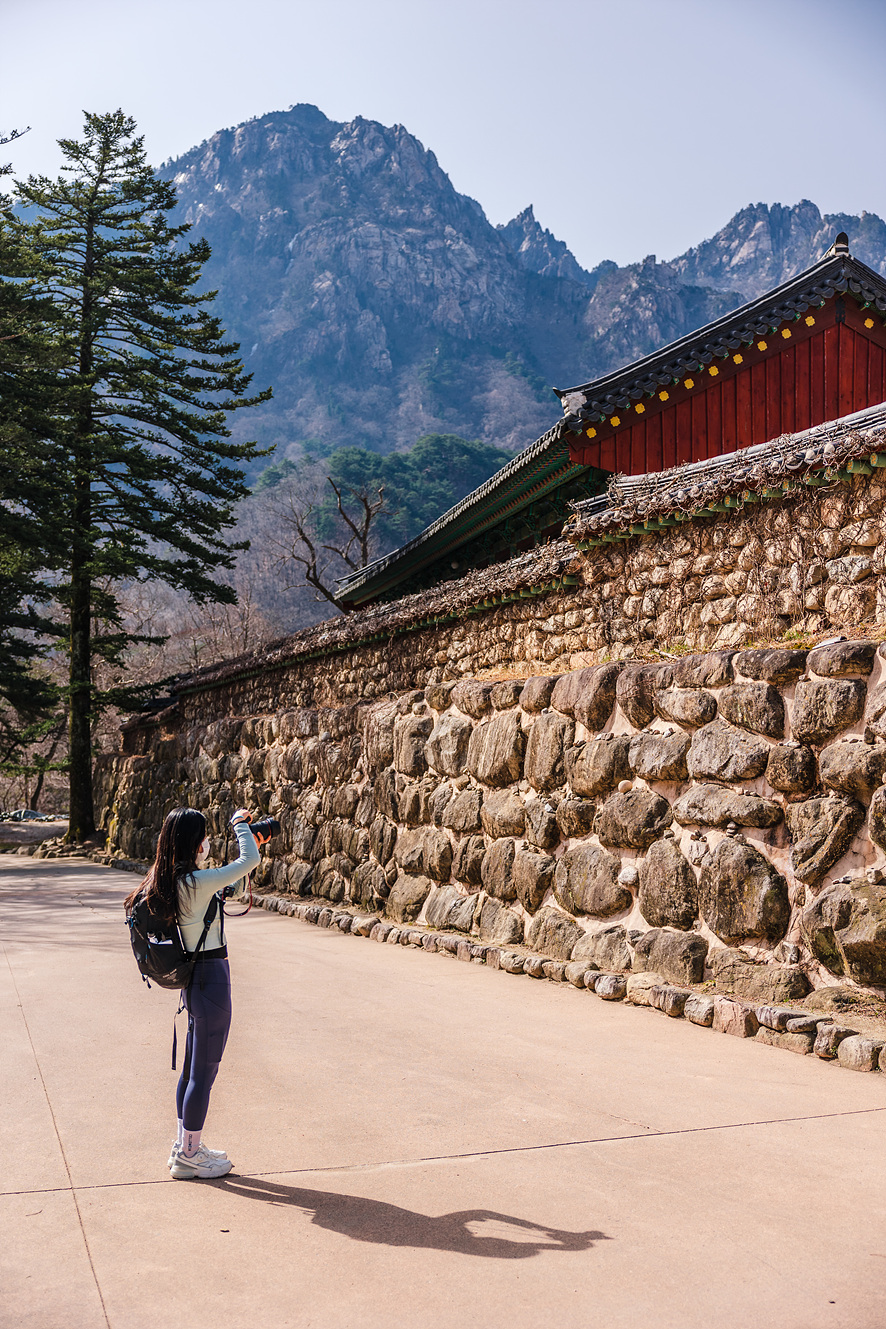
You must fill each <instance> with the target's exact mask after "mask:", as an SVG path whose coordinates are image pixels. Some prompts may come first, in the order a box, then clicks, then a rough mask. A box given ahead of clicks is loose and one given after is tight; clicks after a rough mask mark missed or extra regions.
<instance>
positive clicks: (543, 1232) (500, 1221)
mask: <svg viewBox="0 0 886 1329" xmlns="http://www.w3.org/2000/svg"><path fill="white" fill-rule="evenodd" d="M207 1184H208V1185H211V1186H212V1187H213V1188H214V1189H216V1190H224V1191H229V1192H230V1193H231V1194H232V1195H240V1196H243V1197H245V1198H247V1199H250V1200H259V1201H262V1202H263V1203H265V1204H276V1205H291V1206H292V1207H293V1208H295V1209H301V1210H302V1211H303V1212H304V1213H306V1214H308V1215H310V1217H311V1221H312V1222H313V1223H316V1224H317V1226H318V1227H322V1228H327V1229H328V1230H329V1231H330V1232H340V1233H342V1234H343V1235H344V1236H346V1237H350V1238H351V1239H352V1240H354V1241H369V1242H375V1243H377V1244H379V1245H384V1246H412V1247H416V1248H420V1247H425V1248H429V1249H433V1250H440V1251H456V1252H457V1253H458V1254H460V1255H482V1256H485V1257H486V1258H487V1259H494V1260H526V1259H529V1258H530V1257H531V1256H533V1255H538V1254H539V1253H540V1252H541V1251H584V1250H589V1249H590V1248H591V1247H592V1246H593V1245H594V1243H595V1242H597V1241H608V1240H610V1239H609V1238H608V1237H607V1236H606V1235H605V1233H603V1232H564V1231H561V1230H560V1229H559V1228H552V1227H544V1226H543V1225H542V1224H539V1223H530V1222H527V1221H526V1220H525V1219H523V1218H512V1217H511V1216H510V1215H508V1214H498V1213H495V1212H494V1210H491V1209H465V1210H463V1211H462V1212H460V1213H455V1214H441V1215H440V1216H439V1217H438V1218H434V1217H433V1216H431V1215H430V1214H419V1213H415V1212H414V1211H413V1210H411V1209H401V1208H400V1207H399V1206H398V1205H395V1204H387V1203H385V1201H383V1200H369V1199H366V1198H365V1197H364V1196H361V1195H338V1194H336V1193H335V1192H332V1191H312V1190H306V1189H304V1188H303V1187H300V1186H284V1185H281V1183H279V1182H275V1181H265V1180H264V1179H263V1178H260V1177H235V1176H233V1175H230V1176H227V1177H224V1178H223V1179H220V1180H218V1181H214V1182H209V1183H207Z"/></svg>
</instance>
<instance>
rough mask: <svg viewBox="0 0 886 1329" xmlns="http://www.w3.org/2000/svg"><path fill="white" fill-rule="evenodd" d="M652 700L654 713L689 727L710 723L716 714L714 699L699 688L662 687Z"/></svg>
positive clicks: (694, 727)
mask: <svg viewBox="0 0 886 1329" xmlns="http://www.w3.org/2000/svg"><path fill="white" fill-rule="evenodd" d="M653 701H654V704H655V713H656V715H660V716H661V718H662V719H663V720H673V721H674V723H675V724H679V725H687V726H688V727H689V728H690V729H698V728H699V726H700V725H703V724H710V722H711V720H713V718H714V716H715V715H716V714H717V702H716V699H715V698H714V697H713V696H712V695H711V693H710V692H705V691H704V690H703V689H701V688H664V689H663V690H662V691H660V692H656V694H655V696H654V698H653Z"/></svg>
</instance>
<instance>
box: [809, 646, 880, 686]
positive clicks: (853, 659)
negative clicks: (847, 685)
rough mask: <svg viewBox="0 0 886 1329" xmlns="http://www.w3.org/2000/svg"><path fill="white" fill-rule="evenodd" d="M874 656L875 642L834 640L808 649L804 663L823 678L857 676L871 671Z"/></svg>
mask: <svg viewBox="0 0 886 1329" xmlns="http://www.w3.org/2000/svg"><path fill="white" fill-rule="evenodd" d="M876 656H877V645H876V642H873V641H835V642H832V643H831V645H830V646H817V647H816V648H815V649H814V650H812V651H810V652H809V656H808V658H807V661H806V665H807V668H809V669H811V670H812V672H813V674H821V675H822V676H823V677H825V678H857V677H858V675H859V674H869V673H871V671H872V670H873V667H874V660H875V659H876Z"/></svg>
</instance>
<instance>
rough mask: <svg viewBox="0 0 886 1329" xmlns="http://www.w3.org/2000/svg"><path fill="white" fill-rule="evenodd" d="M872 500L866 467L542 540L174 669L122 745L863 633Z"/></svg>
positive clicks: (880, 579)
mask: <svg viewBox="0 0 886 1329" xmlns="http://www.w3.org/2000/svg"><path fill="white" fill-rule="evenodd" d="M868 469H870V468H868ZM779 492H780V493H781V491H779ZM884 512H886V481H881V479H880V475H879V472H877V473H875V474H873V475H871V476H866V475H864V474H858V475H856V476H855V477H854V478H847V479H846V481H845V482H840V481H834V482H833V483H831V484H829V485H827V486H824V487H822V488H817V487H809V486H805V485H798V486H797V487H796V488H795V489H794V490H789V491H788V492H784V493H781V497H778V498H772V499H770V500H768V501H761V502H759V503H754V504H747V505H746V506H744V507H742V508H739V509H737V510H736V511H730V512H724V513H722V514H720V515H719V516H715V515H705V516H696V517H694V518H691V519H688V520H686V521H683V522H681V523H680V524H679V526H677V527H675V528H674V529H669V530H668V529H666V530H662V531H660V532H658V533H655V534H648V535H634V536H632V537H629V538H627V539H621V538H619V539H616V540H614V541H613V542H612V543H609V544H605V545H602V546H600V547H596V548H592V549H586V550H582V549H580V548H577V547H575V546H574V545H572V544H570V543H569V541H567V540H559V541H554V542H552V543H551V544H549V545H546V546H544V547H542V548H540V549H539V550H536V551H532V552H531V553H529V554H527V555H523V556H522V557H520V558H518V559H514V560H511V561H510V562H509V563H507V564H502V565H499V566H497V567H495V568H489V569H484V570H481V571H478V572H473V573H470V574H469V575H468V576H466V577H463V578H462V579H460V580H459V581H457V582H452V583H450V584H448V585H443V586H440V587H437V588H435V589H434V590H433V591H431V592H428V593H426V594H423V595H420V596H410V597H406V598H404V599H403V600H400V601H397V602H396V603H395V604H392V605H377V606H373V607H371V608H370V609H366V610H360V611H357V612H355V613H353V614H348V615H346V616H344V617H342V618H339V619H334V620H331V621H330V622H328V623H325V624H322V625H320V626H319V627H317V628H312V629H308V630H306V631H305V632H303V633H299V634H296V636H294V637H292V638H288V639H286V640H285V641H284V642H282V643H278V644H277V645H276V646H275V647H274V648H273V649H272V650H269V651H267V652H265V653H264V654H259V655H256V656H251V657H248V658H245V659H241V660H237V661H233V662H230V663H228V664H226V665H224V666H220V667H216V668H214V669H211V670H208V671H205V672H204V673H202V674H199V675H195V676H194V677H192V678H191V679H189V680H183V681H182V685H181V687H180V688H179V689H178V702H177V709H176V711H175V713H174V714H170V715H169V716H167V717H165V718H163V719H161V722H160V727H159V729H158V728H157V726H156V724H155V723H154V722H153V721H147V722H146V721H144V720H142V719H139V720H136V721H135V722H133V723H132V724H131V725H130V726H128V727H126V729H125V732H124V747H125V749H126V750H127V751H130V752H139V751H141V752H147V751H149V750H150V748H151V744H152V743H153V741H154V738H155V737H156V735H157V734H158V733H162V732H164V725H165V726H166V728H169V729H171V731H173V732H178V731H181V730H183V729H189V728H192V727H194V726H195V725H201V724H203V725H205V724H209V723H210V722H212V721H214V720H216V719H218V718H220V717H222V716H226V715H245V714H263V713H270V712H271V711H275V710H286V709H294V708H296V707H311V708H318V707H320V708H324V707H325V708H330V709H339V708H341V707H342V706H346V705H348V704H352V703H358V702H365V701H368V700H372V699H375V698H380V697H384V696H390V695H392V694H397V693H403V692H406V691H408V690H410V689H415V688H425V687H427V686H428V685H430V684H435V683H440V682H447V681H453V680H456V679H459V678H464V677H472V676H477V675H481V674H483V673H491V674H503V673H508V674H511V675H523V676H528V675H530V674H534V673H542V672H550V673H560V672H565V671H567V670H575V669H580V668H582V667H584V666H586V665H590V664H593V663H596V662H599V661H602V660H609V659H632V658H642V657H643V656H644V655H650V654H653V653H655V652H664V653H668V652H670V653H683V652H685V651H687V650H696V651H698V650H711V649H722V648H727V647H739V646H742V645H747V644H749V643H753V642H759V641H773V640H778V639H780V638H783V637H784V636H785V635H786V634H800V635H802V636H804V637H806V638H807V639H808V638H809V637H810V636H811V637H812V638H814V637H815V636H824V635H827V633H829V632H832V631H834V630H836V631H843V632H850V633H854V634H856V635H858V634H859V632H860V631H861V632H864V631H868V632H870V631H872V630H874V629H875V627H876V625H877V624H883V623H886V518H884ZM874 635H876V632H875V633H874Z"/></svg>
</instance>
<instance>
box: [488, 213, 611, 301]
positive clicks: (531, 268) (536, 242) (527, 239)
mask: <svg viewBox="0 0 886 1329" xmlns="http://www.w3.org/2000/svg"><path fill="white" fill-rule="evenodd" d="M496 229H497V230H498V233H499V235H500V236H501V237H502V239H503V240H504V241H505V243H506V244H507V245H508V246H509V247H510V248H511V249H512V250H513V252H514V254H516V256H517V262H518V263H519V264H520V267H521V268H524V269H525V270H526V272H537V273H538V274H539V276H542V277H558V278H562V279H563V280H565V281H575V282H579V283H580V284H581V285H583V286H591V287H593V286H594V285H595V281H594V278H593V277H592V276H591V274H590V273H589V272H586V271H585V269H584V268H583V267H582V266H581V265H580V263H579V262H578V260H577V259H576V258H575V256H574V254H572V252H571V251H570V250H569V249H568V247H567V246H566V245H565V244H564V243H563V241H562V240H558V239H557V238H556V236H555V235H554V234H553V233H552V232H551V231H548V230H546V229H545V228H544V227H542V226H541V224H540V223H539V222H538V221H537V220H536V216H535V210H534V209H533V207H532V204H531V203H530V205H529V207H528V208H524V209H523V211H522V212H520V213H518V214H517V216H516V217H514V218H512V220H511V221H509V222H506V223H505V224H504V225H500V226H498V227H497V228H496Z"/></svg>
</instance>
